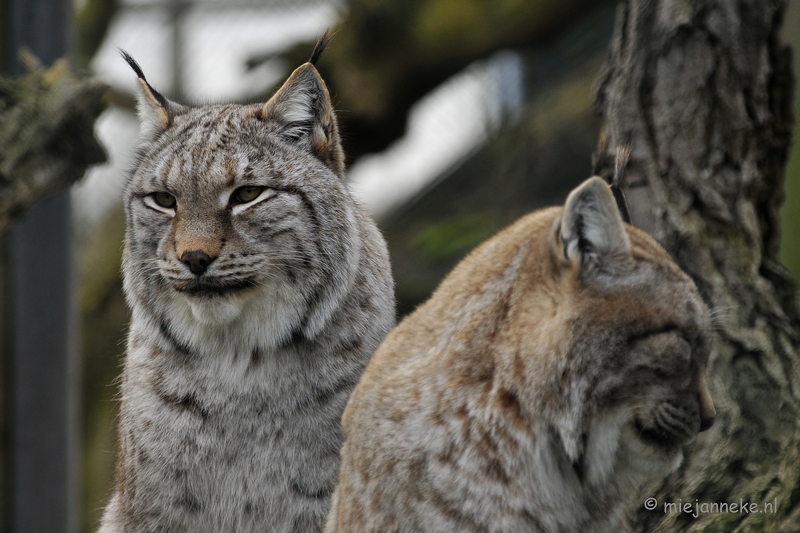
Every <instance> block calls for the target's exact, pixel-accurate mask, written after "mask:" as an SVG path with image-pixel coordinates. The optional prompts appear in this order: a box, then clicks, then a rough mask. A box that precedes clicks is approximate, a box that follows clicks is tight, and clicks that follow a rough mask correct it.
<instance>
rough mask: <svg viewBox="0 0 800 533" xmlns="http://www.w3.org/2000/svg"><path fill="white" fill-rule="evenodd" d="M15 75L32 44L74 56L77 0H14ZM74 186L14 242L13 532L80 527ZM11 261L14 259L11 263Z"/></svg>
mask: <svg viewBox="0 0 800 533" xmlns="http://www.w3.org/2000/svg"><path fill="white" fill-rule="evenodd" d="M10 5H11V9H10V11H11V17H10V18H11V39H10V40H11V46H10V63H11V72H12V74H21V73H22V66H21V65H20V64H19V61H18V58H17V54H18V50H19V47H20V46H27V47H28V48H29V49H31V51H32V52H33V53H34V54H35V55H36V56H37V57H38V58H39V59H40V60H41V61H42V63H44V64H49V63H51V62H52V61H53V60H55V59H57V58H59V57H63V56H65V55H67V51H68V43H69V37H70V35H69V28H70V21H71V14H72V3H71V2H70V1H69V0H11V2H10ZM70 220H71V217H70V198H69V192H68V191H66V192H62V193H59V194H57V195H56V196H54V197H51V198H50V199H48V200H46V201H44V202H42V203H40V204H38V205H36V206H34V207H33V208H31V210H30V211H29V212H28V213H27V215H26V216H25V218H24V219H23V220H22V221H20V222H19V223H18V224H17V225H16V226H15V227H14V228H13V229H12V230H11V232H10V236H9V238H8V239H7V240H6V242H5V244H6V246H7V247H8V254H9V260H8V262H7V263H6V268H4V269H3V275H4V276H6V275H9V274H10V275H11V282H10V284H9V285H10V287H9V289H10V290H9V291H8V292H9V293H10V294H8V295H7V296H6V297H7V298H9V297H10V302H8V303H7V305H6V306H5V309H6V310H7V312H10V317H8V318H10V322H11V323H10V328H9V329H10V331H9V333H10V336H11V338H10V339H4V341H5V342H9V341H10V349H9V350H8V353H9V360H8V361H7V364H6V372H7V379H6V384H7V385H8V386H7V389H6V390H5V391H4V393H5V394H6V402H5V403H6V417H5V421H6V424H7V428H6V431H7V434H8V440H7V459H6V460H7V465H8V470H9V471H8V472H7V475H8V477H9V479H8V483H7V485H6V486H7V491H8V494H7V495H6V496H7V505H6V509H7V511H8V515H9V516H8V517H7V520H6V523H7V527H8V531H11V532H14V533H17V532H19V533H23V532H24V533H38V532H42V533H62V532H63V533H74V532H75V531H77V523H78V521H77V518H78V517H77V502H78V494H79V484H78V468H77V466H78V459H77V458H78V445H77V444H78V409H77V406H78V377H79V376H78V368H79V365H78V354H77V350H76V342H75V341H76V331H77V328H76V327H75V316H76V313H75V306H74V302H73V294H72V291H73V284H72V277H73V264H72V261H73V259H72V253H71V233H72V231H71V224H70ZM9 263H10V264H9Z"/></svg>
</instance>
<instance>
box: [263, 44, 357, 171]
mask: <svg viewBox="0 0 800 533" xmlns="http://www.w3.org/2000/svg"><path fill="white" fill-rule="evenodd" d="M326 35H327V34H326ZM323 39H329V36H328V37H326V36H323ZM323 39H320V42H319V43H317V47H316V48H315V49H314V54H313V55H312V56H311V61H309V62H308V63H305V64H303V65H301V66H300V67H298V68H297V70H295V71H294V72H293V73H292V75H291V76H289V79H288V80H286V83H284V84H283V86H282V87H281V88H280V89H278V92H276V93H275V95H274V96H273V97H272V98H270V99H269V101H268V102H267V103H266V104H264V107H263V108H262V109H261V116H262V118H263V119H264V120H266V121H268V122H272V123H274V124H276V125H277V127H278V133H279V135H280V136H281V137H283V138H284V139H285V140H286V141H288V142H291V143H294V144H297V145H299V146H302V147H304V148H306V149H307V150H309V151H310V152H311V153H313V154H314V155H315V156H316V157H318V158H319V159H320V160H321V161H322V162H323V163H325V164H326V165H327V166H328V167H330V168H331V170H333V171H334V172H335V173H336V174H337V175H339V176H344V154H343V152H342V146H341V141H340V139H339V132H338V127H337V124H336V117H335V116H334V113H333V107H332V106H331V98H330V95H329V94H328V88H327V87H326V86H325V82H324V81H323V80H322V77H321V76H320V75H319V72H317V69H316V68H315V67H314V64H313V62H314V61H316V59H317V58H318V57H319V55H320V54H321V53H322V49H323V48H324V46H325V44H327V41H323Z"/></svg>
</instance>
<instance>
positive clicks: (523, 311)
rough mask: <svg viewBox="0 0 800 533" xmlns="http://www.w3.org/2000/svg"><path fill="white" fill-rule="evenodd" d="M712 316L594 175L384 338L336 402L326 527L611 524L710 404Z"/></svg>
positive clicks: (506, 237)
mask: <svg viewBox="0 0 800 533" xmlns="http://www.w3.org/2000/svg"><path fill="white" fill-rule="evenodd" d="M707 331H708V312H707V309H706V307H705V305H704V304H703V302H702V300H701V299H700V296H699V295H698V292H697V290H696V288H695V286H694V284H693V283H692V281H691V280H690V279H689V278H688V276H686V275H685V274H684V273H683V272H682V271H681V270H680V269H679V268H678V267H677V266H676V265H675V263H673V261H672V260H671V259H670V258H669V256H668V255H667V253H666V252H665V251H664V250H663V249H662V248H661V247H660V246H659V245H658V244H656V242H655V241H654V240H653V239H652V238H650V237H649V236H648V235H646V234H645V233H644V232H642V231H639V230H637V229H636V228H634V227H632V226H627V225H624V224H623V223H622V221H621V219H620V215H619V213H618V211H617V207H616V205H615V203H614V199H613V197H612V194H611V191H610V189H609V187H608V186H607V185H606V184H605V182H603V180H602V179H600V178H597V177H595V178H591V179H589V180H588V181H586V182H585V183H584V184H583V185H581V186H580V187H579V188H577V189H576V190H575V191H573V192H572V193H571V194H570V196H569V198H568V199H567V202H566V205H565V206H564V207H563V208H561V207H557V208H550V209H546V210H542V211H538V212H535V213H533V214H531V215H528V216H526V217H524V218H522V219H521V220H519V221H518V222H516V223H515V224H514V225H512V226H511V227H510V228H508V229H506V230H505V231H503V232H501V233H500V234H499V235H497V236H496V237H494V238H492V239H490V240H489V241H487V242H486V243H484V244H483V245H482V246H480V247H479V248H478V249H477V250H476V251H474V252H473V253H472V254H471V255H470V256H469V257H467V259H465V260H464V261H463V262H462V263H461V264H460V265H459V266H457V267H456V268H455V270H454V271H453V272H452V273H451V274H450V275H449V276H448V277H447V278H446V279H445V281H444V282H443V283H442V284H441V286H440V287H439V288H438V289H437V291H436V292H435V293H434V295H433V296H432V297H431V299H430V300H429V301H428V302H427V303H425V304H424V305H423V306H421V307H420V308H419V309H418V310H417V311H416V312H415V313H413V314H412V315H411V316H409V317H408V318H407V319H406V320H404V321H403V322H402V323H401V324H400V325H399V326H398V327H397V328H395V329H394V331H392V332H391V333H390V334H389V336H388V337H387V338H386V340H385V341H384V343H383V344H382V345H381V346H380V348H378V350H377V352H376V353H375V355H374V356H373V358H372V360H371V361H370V363H369V365H368V366H367V369H366V371H365V373H364V375H363V376H362V378H361V381H360V382H359V385H358V386H357V387H356V389H355V391H354V392H353V395H352V396H351V398H350V401H349V403H348V405H347V408H346V409H345V414H344V417H343V424H344V429H345V443H344V445H343V448H342V454H341V456H342V464H341V468H340V474H339V485H338V486H337V489H336V492H335V493H334V497H333V504H332V506H331V512H330V514H329V515H328V520H327V523H326V529H325V531H326V532H327V533H334V532H348V533H350V532H352V533H355V532H378V531H380V532H425V531H428V532H432V531H436V532H451V531H459V532H464V531H470V532H479V531H480V532H490V531H491V532H505V533H508V532H523V531H525V532H537V533H543V532H548V533H555V532H584V533H585V532H589V533H600V532H618V531H620V530H625V529H626V528H627V526H626V522H625V516H624V514H625V513H624V509H625V507H626V506H627V505H628V504H629V503H630V498H631V497H632V496H633V494H634V492H635V490H636V489H637V487H639V486H640V484H641V483H643V482H645V481H648V480H651V479H654V478H658V477H659V476H663V475H665V474H667V473H669V472H670V471H672V470H673V469H674V468H676V467H677V466H678V464H679V462H680V461H681V458H682V451H681V448H682V445H683V444H684V443H686V442H688V441H689V440H690V439H692V438H693V437H694V436H695V435H696V434H697V432H698V431H700V430H703V429H706V428H708V427H709V426H710V425H711V424H712V422H713V418H714V407H713V404H712V401H711V398H710V396H709V393H708V390H707V388H706V384H705V380H704V375H703V372H704V368H705V364H706V359H707V353H708V350H709V347H708V340H707Z"/></svg>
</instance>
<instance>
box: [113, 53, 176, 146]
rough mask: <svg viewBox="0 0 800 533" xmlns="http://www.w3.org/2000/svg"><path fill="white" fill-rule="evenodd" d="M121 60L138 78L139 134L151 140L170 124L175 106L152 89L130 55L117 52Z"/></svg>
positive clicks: (137, 108) (137, 107)
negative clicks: (139, 87) (139, 88)
mask: <svg viewBox="0 0 800 533" xmlns="http://www.w3.org/2000/svg"><path fill="white" fill-rule="evenodd" d="M119 53H120V55H121V56H122V58H123V59H124V60H125V61H126V62H127V63H128V65H130V67H131V68H132V69H133V71H134V72H135V73H136V76H137V77H138V78H139V80H138V81H139V85H140V86H141V90H140V91H139V92H138V93H137V95H136V102H137V106H136V110H137V112H138V114H139V121H140V124H139V134H140V136H141V137H143V138H146V139H152V138H154V137H156V136H158V134H159V133H161V132H163V131H164V130H166V129H167V128H168V127H169V125H170V124H171V123H172V117H173V115H174V109H173V108H174V107H175V104H173V103H172V102H170V101H169V100H167V99H166V98H164V96H163V95H162V94H161V93H159V92H158V91H156V90H155V89H153V87H152V86H151V85H150V84H149V83H148V82H147V78H145V77H144V72H142V68H141V67H140V66H139V63H137V62H136V60H135V59H133V57H131V55H130V54H129V53H128V52H126V51H125V50H120V51H119Z"/></svg>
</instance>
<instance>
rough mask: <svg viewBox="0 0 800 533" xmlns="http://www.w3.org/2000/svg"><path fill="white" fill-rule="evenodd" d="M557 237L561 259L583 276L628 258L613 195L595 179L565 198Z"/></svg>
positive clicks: (629, 250)
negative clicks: (574, 266) (561, 254)
mask: <svg viewBox="0 0 800 533" xmlns="http://www.w3.org/2000/svg"><path fill="white" fill-rule="evenodd" d="M560 237H561V245H562V249H563V254H564V258H565V259H566V260H568V261H570V262H571V263H573V264H574V265H576V266H577V267H579V268H580V270H581V273H582V274H586V273H588V272H590V271H592V270H594V269H595V268H596V267H598V266H608V265H609V264H625V263H626V262H627V261H628V260H629V258H630V252H631V242H630V239H628V233H627V232H626V231H625V227H624V226H623V224H622V218H621V217H620V214H619V210H618V209H617V204H616V201H615V200H614V195H613V194H612V193H611V189H610V188H609V186H608V185H606V183H605V182H604V181H603V180H602V178H599V177H596V176H595V177H593V178H589V179H588V180H586V181H585V182H583V183H582V184H581V185H580V186H579V187H578V188H577V189H575V190H574V191H572V192H571V193H570V195H569V197H568V198H567V203H566V205H565V206H564V213H563V215H562V216H561V235H560Z"/></svg>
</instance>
